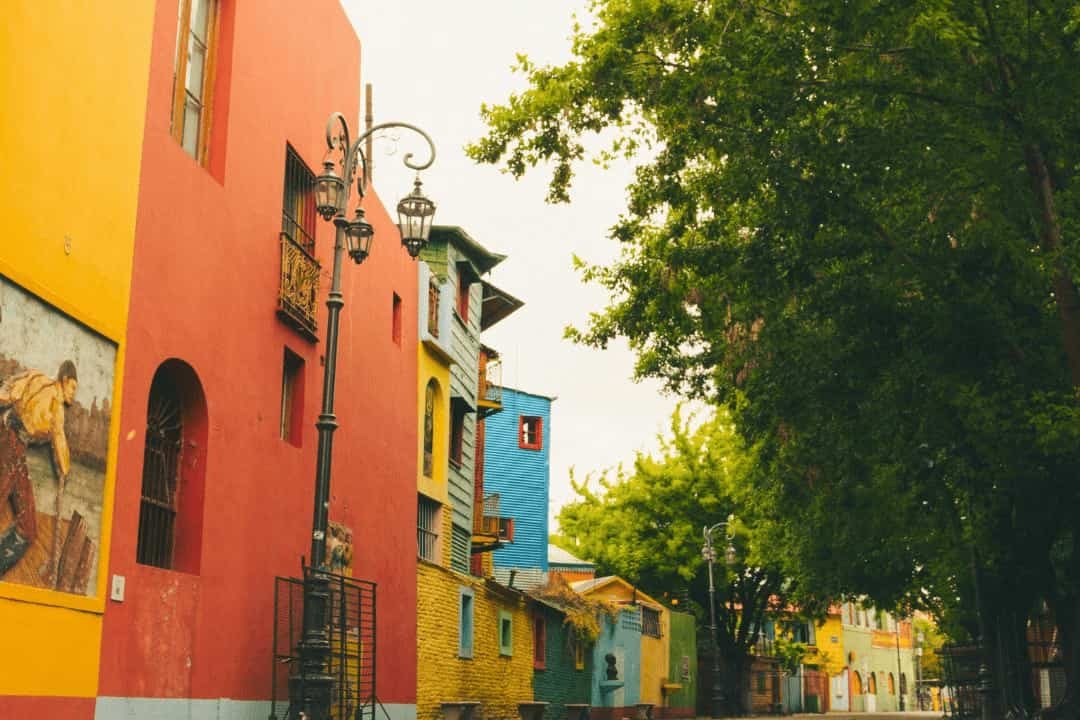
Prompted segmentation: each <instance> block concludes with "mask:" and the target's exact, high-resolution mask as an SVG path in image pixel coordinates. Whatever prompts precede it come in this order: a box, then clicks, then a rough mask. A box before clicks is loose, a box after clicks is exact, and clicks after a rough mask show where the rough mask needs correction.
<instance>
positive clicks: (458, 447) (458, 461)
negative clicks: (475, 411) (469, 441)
mask: <svg viewBox="0 0 1080 720" xmlns="http://www.w3.org/2000/svg"><path fill="white" fill-rule="evenodd" d="M450 420H451V422H450V464H451V465H453V466H454V467H456V468H460V467H461V466H462V464H463V463H464V462H465V460H464V457H465V456H464V448H463V440H464V437H465V413H463V412H461V411H460V410H459V409H457V408H454V409H453V412H452V413H451V418H450Z"/></svg>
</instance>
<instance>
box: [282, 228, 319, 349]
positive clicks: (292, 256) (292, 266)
mask: <svg viewBox="0 0 1080 720" xmlns="http://www.w3.org/2000/svg"><path fill="white" fill-rule="evenodd" d="M318 300H319V261H318V260H316V259H315V258H313V257H312V256H311V255H310V254H308V253H307V251H305V250H304V249H303V248H302V247H301V246H300V245H298V244H297V243H296V241H294V240H293V239H292V238H291V237H289V235H288V234H287V233H281V285H280V289H279V291H278V316H279V317H281V319H283V320H284V321H285V322H287V323H288V324H289V325H291V326H292V327H294V328H295V329H296V330H298V331H299V332H300V333H301V334H303V335H304V336H305V337H307V338H308V339H309V340H311V341H313V342H314V341H315V340H317V339H318V335H317V334H316V331H317V330H318V323H317V321H316V312H317V310H318Z"/></svg>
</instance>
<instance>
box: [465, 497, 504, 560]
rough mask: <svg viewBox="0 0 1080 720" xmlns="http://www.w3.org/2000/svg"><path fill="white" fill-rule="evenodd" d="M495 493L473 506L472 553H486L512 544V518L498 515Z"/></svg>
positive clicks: (498, 500)
mask: <svg viewBox="0 0 1080 720" xmlns="http://www.w3.org/2000/svg"><path fill="white" fill-rule="evenodd" d="M499 505H500V498H499V495H498V494H497V493H495V494H491V495H485V496H484V499H483V500H482V501H481V502H478V503H476V504H475V505H474V506H473V538H472V544H473V550H472V551H473V553H474V554H475V553H481V552H488V551H489V550H495V549H498V548H500V547H502V546H503V545H504V544H506V543H512V542H514V518H511V517H502V516H501V515H500V514H499Z"/></svg>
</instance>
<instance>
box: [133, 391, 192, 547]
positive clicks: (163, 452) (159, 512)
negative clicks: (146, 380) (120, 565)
mask: <svg viewBox="0 0 1080 720" xmlns="http://www.w3.org/2000/svg"><path fill="white" fill-rule="evenodd" d="M183 438H184V416H183V403H182V399H181V395H180V392H179V390H178V389H177V387H176V386H175V385H174V384H173V382H172V380H171V378H170V377H169V375H168V374H166V373H160V372H159V373H158V374H157V375H155V376H154V381H153V383H152V384H151V385H150V400H149V402H148V403H147V408H146V446H145V449H144V451H143V476H142V502H141V503H140V505H139V537H138V543H137V546H136V550H135V556H136V559H137V560H138V562H140V563H142V564H143V565H154V566H156V567H160V568H171V567H172V562H173V544H174V541H175V525H176V511H177V495H178V490H179V487H178V485H179V483H178V479H179V475H180V459H181V452H182V449H183Z"/></svg>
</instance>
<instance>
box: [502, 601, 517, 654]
mask: <svg viewBox="0 0 1080 720" xmlns="http://www.w3.org/2000/svg"><path fill="white" fill-rule="evenodd" d="M499 654H500V655H513V654H514V619H513V617H512V616H511V615H510V613H508V612H506V611H505V610H500V611H499Z"/></svg>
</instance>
